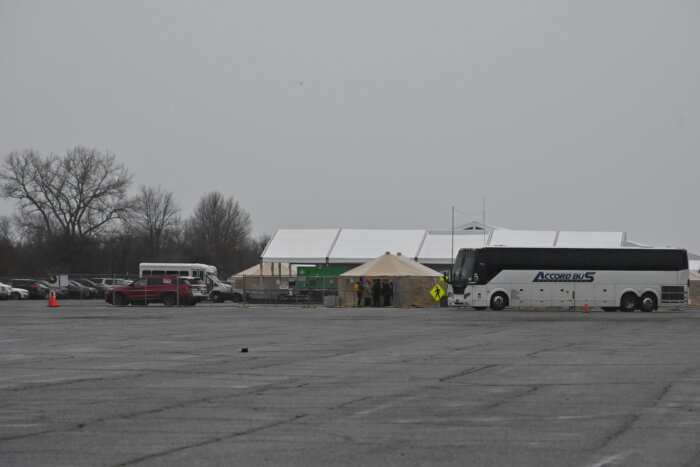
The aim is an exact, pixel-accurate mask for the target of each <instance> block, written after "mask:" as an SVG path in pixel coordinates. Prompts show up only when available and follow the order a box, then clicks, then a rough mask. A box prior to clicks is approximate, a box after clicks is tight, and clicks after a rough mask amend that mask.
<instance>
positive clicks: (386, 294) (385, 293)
mask: <svg viewBox="0 0 700 467" xmlns="http://www.w3.org/2000/svg"><path fill="white" fill-rule="evenodd" d="M382 297H383V298H384V303H383V305H382V306H389V305H391V286H390V285H389V281H388V280H386V279H384V280H383V281H382Z"/></svg>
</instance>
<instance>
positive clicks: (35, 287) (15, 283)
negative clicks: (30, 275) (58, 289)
mask: <svg viewBox="0 0 700 467" xmlns="http://www.w3.org/2000/svg"><path fill="white" fill-rule="evenodd" d="M11 285H12V287H13V288H18V289H25V290H27V291H28V292H29V298H46V297H47V296H48V294H49V288H48V287H47V286H45V285H44V284H42V281H38V280H36V279H12V282H11Z"/></svg>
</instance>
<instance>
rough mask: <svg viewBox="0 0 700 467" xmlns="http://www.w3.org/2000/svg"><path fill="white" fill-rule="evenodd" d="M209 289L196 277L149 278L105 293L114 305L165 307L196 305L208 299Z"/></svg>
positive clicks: (106, 297)
mask: <svg viewBox="0 0 700 467" xmlns="http://www.w3.org/2000/svg"><path fill="white" fill-rule="evenodd" d="M207 296H208V294H207V287H206V285H205V284H204V283H203V282H202V280H201V279H198V278H194V277H174V276H149V277H142V278H141V279H138V280H135V281H134V282H132V283H131V284H129V285H123V286H119V287H114V288H112V289H110V290H107V291H106V292H105V301H106V302H107V303H112V304H114V305H128V304H129V303H133V304H138V305H148V304H149V303H163V304H164V305H165V306H174V305H177V304H180V305H196V304H197V303H199V302H201V301H202V300H206V299H207Z"/></svg>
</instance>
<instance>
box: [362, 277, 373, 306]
mask: <svg viewBox="0 0 700 467" xmlns="http://www.w3.org/2000/svg"><path fill="white" fill-rule="evenodd" d="M362 297H364V300H365V306H372V286H371V285H370V282H369V280H366V281H365V285H364V290H363V292H362Z"/></svg>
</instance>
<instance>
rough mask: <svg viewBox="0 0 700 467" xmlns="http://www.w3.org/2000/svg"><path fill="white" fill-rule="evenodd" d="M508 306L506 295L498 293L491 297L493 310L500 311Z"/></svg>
mask: <svg viewBox="0 0 700 467" xmlns="http://www.w3.org/2000/svg"><path fill="white" fill-rule="evenodd" d="M507 306H508V297H506V296H505V294H503V293H501V292H498V293H495V294H493V295H492V296H491V309H492V310H495V311H500V310H502V309H504V308H505V307H507Z"/></svg>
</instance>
